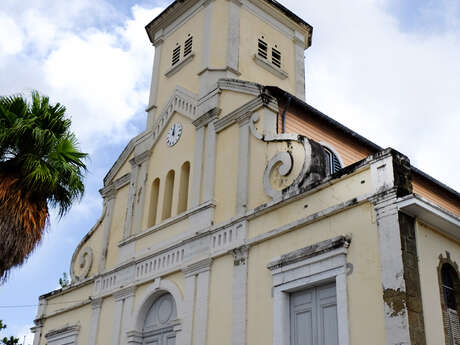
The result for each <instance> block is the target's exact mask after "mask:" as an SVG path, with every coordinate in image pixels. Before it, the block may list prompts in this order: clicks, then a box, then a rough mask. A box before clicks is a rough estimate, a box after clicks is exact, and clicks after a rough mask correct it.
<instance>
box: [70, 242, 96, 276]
mask: <svg viewBox="0 0 460 345" xmlns="http://www.w3.org/2000/svg"><path fill="white" fill-rule="evenodd" d="M92 265H93V250H92V249H91V248H90V247H85V248H83V249H82V250H81V251H80V253H79V254H78V256H77V259H76V260H75V262H74V265H73V266H74V267H73V277H72V278H73V279H74V280H75V281H77V282H78V281H82V280H84V279H86V278H87V277H88V275H89V272H90V271H91V267H92Z"/></svg>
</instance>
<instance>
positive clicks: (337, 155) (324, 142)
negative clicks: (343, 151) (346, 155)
mask: <svg viewBox="0 0 460 345" xmlns="http://www.w3.org/2000/svg"><path fill="white" fill-rule="evenodd" d="M318 143H320V144H321V145H322V146H325V147H326V148H327V149H328V150H330V151H331V152H332V153H333V154H335V156H336V157H337V159H338V160H339V163H340V166H341V167H342V168H343V167H345V165H344V163H343V160H342V158H341V157H340V155H339V153H338V152H337V151H336V149H335V148H334V146H333V145H332V144H330V143H329V142H326V141H322V140H321V141H319V142H318Z"/></svg>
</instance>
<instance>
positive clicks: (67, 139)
mask: <svg viewBox="0 0 460 345" xmlns="http://www.w3.org/2000/svg"><path fill="white" fill-rule="evenodd" d="M65 110H66V109H65V107H64V106H62V105H61V104H59V103H57V104H55V105H51V104H50V102H49V98H48V97H45V96H40V95H39V94H38V92H36V91H34V92H32V98H31V102H29V101H28V100H27V99H26V98H25V97H24V96H22V95H15V96H9V97H0V177H1V175H4V176H14V177H17V178H19V179H20V181H21V182H20V184H21V185H20V188H21V189H23V190H28V191H32V192H33V193H34V195H35V196H36V198H37V200H45V201H47V202H48V203H49V205H50V206H51V207H58V209H59V214H60V215H61V216H62V215H64V214H65V213H66V212H67V211H68V210H69V208H70V206H71V204H72V202H73V201H75V200H76V199H78V198H81V196H82V195H83V192H84V185H83V173H84V172H85V170H86V165H85V163H84V159H85V157H86V156H87V154H86V153H82V152H80V151H79V150H78V143H77V140H76V138H75V135H74V134H73V133H72V132H71V131H70V125H71V121H70V119H68V118H66V116H65Z"/></svg>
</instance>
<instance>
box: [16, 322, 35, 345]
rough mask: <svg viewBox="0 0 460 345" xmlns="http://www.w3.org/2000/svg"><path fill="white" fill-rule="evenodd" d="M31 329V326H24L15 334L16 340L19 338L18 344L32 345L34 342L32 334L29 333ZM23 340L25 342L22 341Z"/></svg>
mask: <svg viewBox="0 0 460 345" xmlns="http://www.w3.org/2000/svg"><path fill="white" fill-rule="evenodd" d="M31 327H33V325H32V324H30V325H25V326H23V327H22V328H20V329H19V331H18V332H17V334H16V338H19V343H20V344H21V345H32V344H33V342H34V334H33V333H32V332H31V331H30V328H31ZM24 340H25V341H24Z"/></svg>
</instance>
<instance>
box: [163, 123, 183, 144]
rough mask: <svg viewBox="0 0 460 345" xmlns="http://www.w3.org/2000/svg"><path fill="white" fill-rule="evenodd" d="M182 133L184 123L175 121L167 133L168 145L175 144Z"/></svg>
mask: <svg viewBox="0 0 460 345" xmlns="http://www.w3.org/2000/svg"><path fill="white" fill-rule="evenodd" d="M181 134H182V125H181V124H180V123H175V124H173V125H172V126H171V128H170V129H169V130H168V134H167V135H166V144H168V146H174V145H176V143H177V142H178V141H179V139H180V136H181Z"/></svg>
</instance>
